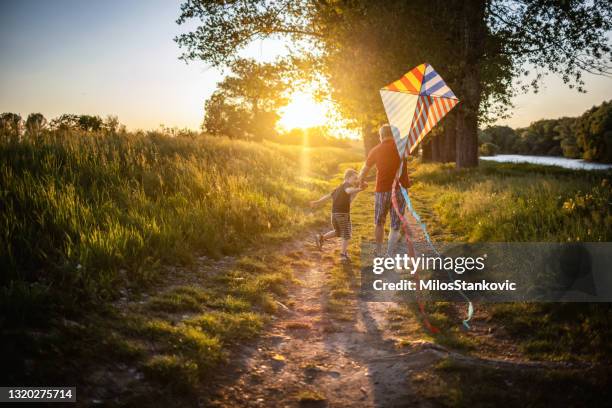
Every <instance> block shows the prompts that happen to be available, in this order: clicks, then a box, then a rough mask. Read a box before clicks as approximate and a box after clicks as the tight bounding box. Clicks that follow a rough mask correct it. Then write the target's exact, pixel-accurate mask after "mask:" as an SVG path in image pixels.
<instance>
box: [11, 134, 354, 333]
mask: <svg viewBox="0 0 612 408" xmlns="http://www.w3.org/2000/svg"><path fill="white" fill-rule="evenodd" d="M0 136H1V135H0ZM354 157H356V153H355V152H354V151H352V150H350V149H338V148H324V147H321V148H306V149H302V148H301V147H297V146H282V145H276V144H272V143H268V142H266V143H254V142H245V141H236V140H229V139H226V138H215V137H209V136H206V135H196V134H192V135H182V136H177V137H171V136H167V135H164V134H160V133H157V132H148V133H133V134H132V133H129V134H114V133H112V134H109V133H104V132H100V133H91V132H89V133H84V132H77V131H70V132H65V131H57V132H51V131H49V132H44V133H42V134H41V135H40V136H38V137H35V138H34V137H28V136H26V137H25V138H24V139H23V140H21V141H19V142H15V141H12V140H8V139H7V138H2V137H0V186H2V187H1V188H0V202H1V203H2V204H1V205H0V230H2V234H0V263H1V264H2V265H3V274H2V276H1V277H0V297H1V299H0V303H2V304H4V305H7V306H8V307H9V309H7V310H9V313H8V314H7V315H8V316H10V319H11V320H14V322H12V323H18V321H19V320H23V319H24V318H25V317H26V315H27V316H29V317H30V318H32V319H33V318H34V317H35V314H36V312H37V311H40V309H41V308H42V309H47V307H46V306H48V305H53V304H55V303H61V306H62V307H67V306H70V305H72V306H73V308H74V309H75V310H77V309H81V308H82V305H83V302H87V301H90V300H93V299H96V300H104V299H109V298H112V297H113V296H115V295H116V293H117V291H118V290H119V289H120V288H122V287H124V286H126V285H127V286H132V287H140V286H141V285H142V284H143V283H147V282H150V281H151V280H153V279H154V278H157V277H159V276H163V273H162V272H161V271H160V265H163V264H169V263H171V264H189V263H190V262H193V255H194V254H196V253H197V254H200V255H201V254H205V255H208V256H211V257H218V256H222V255H226V254H236V253H239V252H240V251H242V250H244V249H245V248H249V247H252V246H253V245H255V244H264V243H266V242H274V241H276V240H279V239H286V238H287V237H288V236H290V235H291V234H293V233H295V231H297V230H299V229H300V228H303V227H305V226H308V225H311V224H312V223H313V222H315V221H316V219H315V217H313V216H311V215H309V214H308V213H305V212H304V211H303V208H305V207H306V204H307V202H308V200H310V199H313V198H314V197H315V196H316V195H318V194H320V193H321V192H322V191H323V190H324V189H327V188H328V186H329V183H328V181H327V180H326V178H327V175H328V174H330V173H335V172H336V171H337V165H338V163H339V162H340V161H343V160H346V159H348V158H354Z"/></svg>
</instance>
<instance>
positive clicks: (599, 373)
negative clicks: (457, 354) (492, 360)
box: [417, 358, 610, 407]
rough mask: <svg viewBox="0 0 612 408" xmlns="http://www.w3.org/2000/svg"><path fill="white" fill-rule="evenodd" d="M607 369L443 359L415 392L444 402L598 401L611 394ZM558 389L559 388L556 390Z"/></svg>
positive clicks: (489, 404) (518, 404) (466, 404)
mask: <svg viewBox="0 0 612 408" xmlns="http://www.w3.org/2000/svg"><path fill="white" fill-rule="evenodd" d="M609 376H610V372H609V369H605V368H600V369H594V370H592V371H590V372H588V374H586V375H584V372H582V371H580V370H575V369H571V368H563V369H545V370H542V369H534V368H524V369H523V370H516V369H508V368H504V367H487V366H481V365H473V364H469V363H464V362H460V361H457V360H453V359H450V358H447V359H442V360H440V361H439V362H438V363H436V365H435V366H434V367H433V370H431V372H428V373H427V375H426V377H427V378H425V381H422V382H419V383H417V390H418V393H419V394H420V395H421V396H423V397H425V398H427V399H429V400H431V401H435V402H436V403H437V404H439V405H442V406H453V407H473V406H483V407H495V406H499V404H500V401H503V406H508V407H524V406H526V405H527V406H534V407H539V406H542V407H544V406H584V407H587V406H602V405H606V404H607V403H608V401H609V398H610V388H609V380H610V378H609ZM560 390H563V391H562V392H560Z"/></svg>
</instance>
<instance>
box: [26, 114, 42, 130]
mask: <svg viewBox="0 0 612 408" xmlns="http://www.w3.org/2000/svg"><path fill="white" fill-rule="evenodd" d="M46 126H47V119H45V117H44V116H43V114H42V113H30V114H29V115H28V118H27V119H26V123H25V128H26V131H27V132H28V134H30V135H37V134H39V133H40V131H41V130H43V129H44V128H45V127H46Z"/></svg>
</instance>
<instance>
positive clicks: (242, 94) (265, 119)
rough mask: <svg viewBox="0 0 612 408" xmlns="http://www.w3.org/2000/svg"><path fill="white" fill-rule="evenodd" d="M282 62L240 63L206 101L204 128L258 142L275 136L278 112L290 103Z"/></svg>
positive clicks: (209, 131)
mask: <svg viewBox="0 0 612 408" xmlns="http://www.w3.org/2000/svg"><path fill="white" fill-rule="evenodd" d="M284 66H285V64H284V63H283V62H277V63H257V62H255V61H254V60H249V59H239V60H237V61H235V62H234V63H233V64H232V66H231V74H230V75H228V76H226V77H225V78H224V79H223V80H222V81H221V82H219V83H218V84H217V90H216V91H215V92H214V93H213V95H212V96H211V97H210V98H209V99H208V100H207V101H206V104H205V117H204V123H203V124H202V128H203V129H204V130H205V131H206V132H208V133H210V134H212V135H216V136H219V135H225V136H229V137H230V138H244V139H258V140H261V139H262V138H263V137H264V136H270V135H273V134H275V132H276V131H275V126H276V122H277V120H278V119H279V116H278V113H277V109H278V108H280V107H281V106H283V105H285V104H286V103H287V99H286V92H287V87H288V83H287V82H288V80H287V78H286V77H285V76H284V75H283V74H284Z"/></svg>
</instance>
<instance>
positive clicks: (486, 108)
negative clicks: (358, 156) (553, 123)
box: [176, 0, 612, 167]
mask: <svg viewBox="0 0 612 408" xmlns="http://www.w3.org/2000/svg"><path fill="white" fill-rule="evenodd" d="M191 19H198V20H200V23H201V24H200V26H199V27H198V28H197V29H195V30H193V31H190V32H187V33H185V34H182V35H180V36H179V37H177V38H176V41H177V42H178V44H179V45H180V46H181V47H183V48H184V49H185V50H186V51H185V53H184V54H183V58H184V59H186V60H190V59H203V60H205V61H207V62H209V63H212V64H213V65H216V66H221V65H223V64H226V63H228V62H230V61H232V60H233V59H235V58H236V57H237V55H238V52H239V51H240V50H241V49H242V48H243V47H244V46H245V45H247V44H248V43H250V42H251V41H252V40H254V39H257V38H269V37H275V36H276V37H278V36H285V37H287V38H290V39H292V40H294V41H296V42H297V46H296V47H295V49H296V50H297V52H299V53H301V54H304V53H305V54H307V55H309V56H310V57H312V60H313V62H314V63H313V69H316V70H320V71H321V72H322V73H323V74H324V75H326V77H327V78H328V80H329V81H330V84H331V90H332V96H333V98H334V99H335V100H336V101H338V102H339V104H340V105H341V106H342V107H343V110H344V111H345V112H346V113H348V114H349V115H350V117H352V118H353V120H354V121H355V122H357V124H358V125H359V126H361V127H362V129H363V131H364V139H366V138H370V137H371V135H372V133H373V132H372V128H373V127H374V123H380V121H383V120H384V116H383V115H382V112H381V109H380V102H379V101H377V98H378V92H377V91H378V89H379V88H380V87H381V86H382V85H384V84H386V83H389V82H390V81H391V80H393V79H396V78H397V77H399V76H400V75H402V74H403V73H404V72H405V71H406V70H407V69H409V68H410V67H412V66H414V65H416V64H418V63H420V62H423V61H428V62H430V63H432V65H434V66H437V67H438V69H439V70H441V68H444V71H443V72H442V74H443V76H444V78H445V79H446V80H447V82H448V83H449V85H450V86H451V88H452V89H454V90H455V93H456V94H457V95H458V97H459V98H460V99H461V101H462V102H461V103H460V104H459V105H458V106H457V108H456V109H455V113H454V116H455V120H456V126H455V128H456V132H455V139H456V156H457V157H456V162H457V166H458V167H470V166H475V165H477V163H478V160H477V147H478V146H477V145H478V143H477V130H478V125H479V123H481V122H482V121H483V119H486V114H487V113H491V112H501V113H503V112H504V107H507V105H508V104H509V101H510V97H511V96H512V95H513V94H514V93H515V92H516V91H515V87H514V85H516V84H517V81H516V80H517V79H518V78H521V77H522V76H524V75H525V74H529V71H528V70H529V69H534V70H535V72H536V74H535V77H534V79H533V81H531V82H530V83H529V84H527V85H525V87H523V88H521V89H527V86H531V87H532V88H533V89H535V90H537V86H538V83H539V81H540V80H541V78H542V75H543V73H545V72H552V73H556V74H560V75H561V76H562V78H563V79H564V81H566V82H567V83H568V84H569V85H570V86H571V87H574V86H575V87H577V88H578V90H581V88H582V79H581V75H582V72H583V71H585V70H588V71H589V72H595V73H608V72H609V71H608V70H609V67H608V65H606V64H608V59H606V58H605V57H607V56H609V55H610V47H609V45H608V37H607V33H608V32H609V30H610V28H611V27H612V6H611V5H610V3H609V1H606V0H593V1H586V0H584V1H565V0H557V1H555V0H532V1H527V0H496V1H494V0H493V1H492V0H474V1H463V0H447V1H443V0H429V1H423V0H417V1H412V2H405V1H399V0H389V1H365V0H353V1H351V0H347V1H335V2H314V1H308V0H301V1H300V0H279V1H275V2H270V1H266V0H246V1H241V2H230V3H227V2H217V1H214V0H187V1H185V2H184V3H183V4H182V5H181V16H180V17H179V20H178V23H179V24H183V23H185V22H187V21H188V20H191ZM310 50H314V52H309V51H310ZM518 84H519V85H520V83H518ZM357 88H359V89H357ZM495 101H498V102H495ZM366 142H367V141H366ZM366 144H367V143H366Z"/></svg>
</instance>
